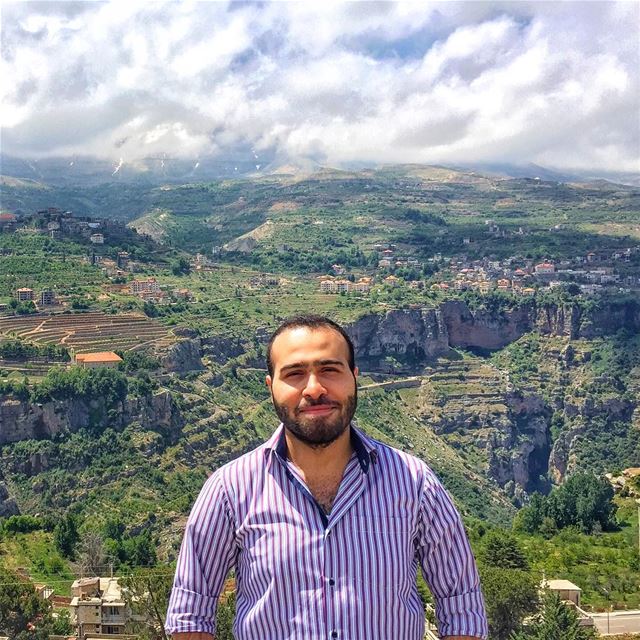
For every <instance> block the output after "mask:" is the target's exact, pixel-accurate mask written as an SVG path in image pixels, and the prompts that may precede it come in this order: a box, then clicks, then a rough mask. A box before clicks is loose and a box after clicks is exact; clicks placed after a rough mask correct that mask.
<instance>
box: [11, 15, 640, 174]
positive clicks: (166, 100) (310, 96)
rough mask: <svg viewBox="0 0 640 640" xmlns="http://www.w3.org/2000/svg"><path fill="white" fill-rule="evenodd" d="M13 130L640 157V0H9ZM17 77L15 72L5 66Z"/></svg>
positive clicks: (218, 149)
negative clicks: (291, 0) (509, 0)
mask: <svg viewBox="0 0 640 640" xmlns="http://www.w3.org/2000/svg"><path fill="white" fill-rule="evenodd" d="M2 13H3V15H2V63H1V64H2V67H1V69H0V71H1V72H2V76H3V78H4V79H5V83H4V88H3V96H2V123H3V135H2V147H3V151H4V152H6V153H11V154H15V155H36V156H38V155H67V154H93V155H98V156H103V157H111V158H114V159H116V160H117V159H118V158H124V159H125V160H126V161H133V160H135V159H136V158H141V157H147V156H150V155H154V154H160V153H163V152H165V153H168V154H171V155H184V156H198V155H199V154H210V153H220V154H225V153H229V152H230V151H231V150H233V149H235V148H238V147H240V146H247V145H249V146H250V147H251V148H253V149H255V151H256V154H258V155H259V154H260V153H261V151H262V150H265V149H270V150H271V151H273V152H275V153H276V155H277V154H280V155H281V156H282V157H283V158H285V157H293V158H296V157H305V158H312V159H315V160H318V161H321V162H325V163H335V164H338V163H341V162H350V161H366V162H477V161H503V162H525V161H531V162H537V163H539V164H547V165H553V166H557V167H574V168H602V169H610V170H621V171H633V170H638V169H639V167H638V158H639V157H640V117H639V115H638V113H639V109H640V82H639V76H640V71H639V70H640V53H639V47H638V39H639V37H640V27H639V26H638V25H640V4H638V3H637V2H621V3H614V2H569V3H548V2H533V3H526V2H517V3H496V2H491V3H482V2H473V3H458V2H451V3H424V2H415V3H413V2H410V3H405V2H398V3H391V2H344V3H333V2H328V3H302V2H300V3H298V2H295V3H289V2H278V3H228V4H226V3H221V2H199V3H187V2H168V3H159V2H158V3H155V2H154V3H136V2H130V3H119V2H118V3H102V2H95V3H93V2H92V3H88V2H77V3H75V2H63V3H57V2H43V3H39V2H30V3H15V4H4V5H3V11H2ZM7 79H10V81H9V82H7Z"/></svg>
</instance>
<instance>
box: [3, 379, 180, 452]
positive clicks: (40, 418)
mask: <svg viewBox="0 0 640 640" xmlns="http://www.w3.org/2000/svg"><path fill="white" fill-rule="evenodd" d="M131 422H139V423H140V424H141V425H142V426H143V427H144V428H146V429H153V430H155V431H164V432H170V431H172V430H177V429H178V428H179V427H180V426H181V424H182V417H181V415H180V411H179V410H178V407H177V406H176V404H175V402H174V400H173V397H172V396H171V394H170V393H169V392H167V391H163V392H160V393H157V394H155V395H149V396H145V397H141V398H127V399H126V400H125V401H124V402H119V403H117V405H116V406H115V407H111V408H109V407H106V406H105V402H104V400H102V399H93V400H90V401H86V400H84V399H80V398H72V399H65V400H52V401H50V402H46V403H42V404H33V403H30V402H27V401H24V400H19V399H16V398H12V397H4V398H0V445H3V444H7V443H10V442H18V441H20V440H29V439H42V438H51V437H53V436H55V435H56V434H58V433H61V432H65V431H66V432H69V431H70V432H73V431H77V430H78V429H80V428H82V427H87V426H92V427H94V428H98V429H101V428H105V427H107V426H112V427H115V428H121V427H124V426H125V425H127V424H130V423H131Z"/></svg>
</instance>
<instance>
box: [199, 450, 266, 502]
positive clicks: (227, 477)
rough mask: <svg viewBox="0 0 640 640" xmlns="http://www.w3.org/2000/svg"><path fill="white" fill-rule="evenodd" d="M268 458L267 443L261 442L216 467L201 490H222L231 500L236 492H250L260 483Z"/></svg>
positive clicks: (235, 495) (234, 497) (236, 494)
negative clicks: (257, 445)
mask: <svg viewBox="0 0 640 640" xmlns="http://www.w3.org/2000/svg"><path fill="white" fill-rule="evenodd" d="M269 458H270V455H269V450H268V449H267V444H266V443H265V444H262V445H260V446H259V447H256V448H255V449H253V450H251V451H249V452H247V453H245V454H243V455H241V456H240V457H238V458H235V459H234V460H231V461H230V462H227V463H226V464H224V465H222V466H221V467H219V468H218V469H216V470H215V471H214V472H213V473H212V474H211V475H210V476H209V478H208V479H207V481H206V482H205V485H204V487H203V491H206V490H207V489H208V488H209V490H218V491H222V492H223V493H224V494H225V497H226V498H227V499H228V500H230V501H232V502H233V501H234V500H235V499H236V498H237V496H238V494H245V493H247V492H251V490H252V489H254V488H255V487H257V486H259V485H262V483H263V481H264V476H265V474H266V473H267V470H268V464H269Z"/></svg>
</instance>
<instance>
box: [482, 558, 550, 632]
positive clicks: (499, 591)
mask: <svg viewBox="0 0 640 640" xmlns="http://www.w3.org/2000/svg"><path fill="white" fill-rule="evenodd" d="M479 569H480V581H481V584H482V591H483V593H484V598H485V604H486V609H487V617H488V619H489V632H490V637H491V638H492V639H493V640H507V638H509V635H510V634H511V633H512V632H514V631H517V630H519V629H520V627H521V625H522V621H523V620H524V619H525V618H526V617H527V616H528V615H531V614H532V613H534V612H535V611H537V609H538V581H537V580H536V579H535V578H534V576H533V575H532V574H531V573H529V572H528V571H522V570H521V569H503V568H501V567H489V566H487V565H485V564H483V563H480V564H479Z"/></svg>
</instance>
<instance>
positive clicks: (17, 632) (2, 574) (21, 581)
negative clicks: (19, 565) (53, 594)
mask: <svg viewBox="0 0 640 640" xmlns="http://www.w3.org/2000/svg"><path fill="white" fill-rule="evenodd" d="M50 623H51V607H50V605H49V603H48V602H47V601H46V600H43V599H42V598H40V597H39V596H38V594H37V593H36V590H35V588H34V586H33V585H32V584H31V583H30V582H29V581H28V580H26V579H25V578H23V577H21V576H19V575H18V574H16V573H13V571H9V570H8V569H5V568H4V567H0V634H1V635H6V636H8V637H9V638H14V639H16V640H18V639H21V638H35V637H37V635H35V634H34V633H30V631H33V630H34V629H35V630H37V631H38V635H40V634H39V632H40V631H44V630H45V627H48V626H49V625H50ZM41 637H45V638H47V637H48V635H41Z"/></svg>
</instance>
